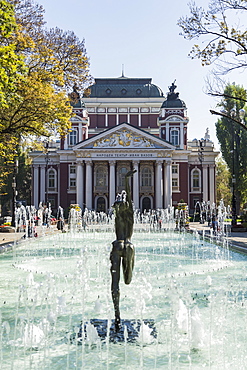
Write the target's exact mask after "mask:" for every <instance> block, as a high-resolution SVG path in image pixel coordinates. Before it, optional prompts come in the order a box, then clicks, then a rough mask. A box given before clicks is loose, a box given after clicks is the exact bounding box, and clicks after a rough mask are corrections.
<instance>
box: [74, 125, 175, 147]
mask: <svg viewBox="0 0 247 370" xmlns="http://www.w3.org/2000/svg"><path fill="white" fill-rule="evenodd" d="M73 149H74V150H80V149H175V147H174V146H173V145H171V144H170V143H168V142H167V141H165V140H163V139H160V138H159V137H157V136H154V135H151V134H149V133H148V132H146V131H144V130H141V129H139V128H137V127H134V126H131V125H129V124H128V123H122V124H120V125H118V126H115V127H113V128H110V129H108V130H105V131H103V132H101V133H100V134H98V135H95V136H93V137H92V138H90V139H87V140H85V141H83V142H81V143H78V144H77V145H75V147H73Z"/></svg>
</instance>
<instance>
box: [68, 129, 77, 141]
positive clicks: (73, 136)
mask: <svg viewBox="0 0 247 370" xmlns="http://www.w3.org/2000/svg"><path fill="white" fill-rule="evenodd" d="M76 143H77V130H73V131H71V132H70V134H69V145H76Z"/></svg>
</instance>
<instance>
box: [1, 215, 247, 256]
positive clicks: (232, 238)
mask: <svg viewBox="0 0 247 370" xmlns="http://www.w3.org/2000/svg"><path fill="white" fill-rule="evenodd" d="M189 228H190V230H197V231H198V232H199V233H203V230H204V233H205V235H210V228H209V226H208V225H207V223H205V224H200V223H199V222H191V223H190V225H189ZM65 229H66V227H65ZM54 232H61V231H59V230H57V227H56V225H51V226H50V227H49V228H47V227H44V226H38V227H37V234H38V237H41V236H47V235H49V234H50V233H54ZM23 236H24V233H23V232H21V233H15V232H12V233H4V232H0V253H1V252H3V251H5V250H6V249H9V248H11V246H12V245H13V244H14V242H20V241H21V240H23ZM227 238H228V241H229V244H230V246H231V248H233V249H236V250H238V251H241V252H244V253H247V232H232V233H231V232H230V233H229V235H228V236H227Z"/></svg>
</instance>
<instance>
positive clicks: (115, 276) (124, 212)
mask: <svg viewBox="0 0 247 370" xmlns="http://www.w3.org/2000/svg"><path fill="white" fill-rule="evenodd" d="M135 172H136V170H133V171H129V172H128V173H127V174H126V175H125V191H124V190H123V191H122V193H121V194H118V196H117V198H116V201H115V202H114V204H113V206H112V207H113V208H114V211H115V232H116V237H117V239H116V240H115V241H114V242H113V243H112V246H113V247H112V251H111V255H110V260H111V276H112V284H111V293H112V300H113V305H114V311H115V329H116V331H118V330H119V329H120V321H121V319H120V311H119V297H120V291H119V280H120V265H121V261H122V268H123V275H124V282H125V284H130V282H131V279H132V271H133V268H134V258H135V248H134V246H133V244H132V243H131V242H130V239H131V236H132V234H133V224H134V211H133V206H132V200H131V194H130V186H129V177H131V176H132V175H133V174H134V173H135Z"/></svg>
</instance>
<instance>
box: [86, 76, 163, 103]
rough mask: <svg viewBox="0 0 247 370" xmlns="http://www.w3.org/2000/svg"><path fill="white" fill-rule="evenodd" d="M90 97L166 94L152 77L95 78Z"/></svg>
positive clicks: (143, 96) (160, 95)
mask: <svg viewBox="0 0 247 370" xmlns="http://www.w3.org/2000/svg"><path fill="white" fill-rule="evenodd" d="M94 81H95V83H94V85H92V86H90V90H91V94H90V96H89V97H90V98H152V97H162V96H164V94H163V91H162V90H161V89H160V88H159V87H158V86H156V85H154V84H152V78H128V77H125V76H121V77H118V78H95V80H94Z"/></svg>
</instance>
